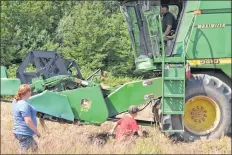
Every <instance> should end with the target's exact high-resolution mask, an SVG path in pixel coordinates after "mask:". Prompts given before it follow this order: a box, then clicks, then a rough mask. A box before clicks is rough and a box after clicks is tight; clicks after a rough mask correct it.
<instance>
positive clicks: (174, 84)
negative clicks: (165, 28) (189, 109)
mask: <svg viewBox="0 0 232 155" xmlns="http://www.w3.org/2000/svg"><path fill="white" fill-rule="evenodd" d="M194 22H195V17H193V19H192V21H191V24H190V25H189V29H188V32H187V34H186V36H185V38H184V40H183V42H182V49H183V52H182V54H181V55H179V56H176V57H167V56H166V54H165V50H164V41H163V40H162V41H161V43H162V59H163V60H162V106H161V113H162V114H161V130H162V131H163V132H167V133H169V134H172V133H177V132H184V123H183V116H184V105H185V88H186V86H185V84H186V82H185V80H186V59H185V55H186V45H187V44H188V41H189V36H190V35H191V33H192V30H193V25H194ZM160 27H161V23H160ZM160 33H161V34H162V35H163V33H162V31H160ZM186 38H187V39H186ZM188 78H189V76H188ZM173 117H175V118H178V117H179V118H180V122H179V123H181V125H180V124H179V123H178V125H177V124H176V125H175V126H173ZM175 123H176V122H175Z"/></svg>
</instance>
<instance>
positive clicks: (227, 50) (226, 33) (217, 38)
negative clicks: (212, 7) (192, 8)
mask: <svg viewBox="0 0 232 155" xmlns="http://www.w3.org/2000/svg"><path fill="white" fill-rule="evenodd" d="M203 24H225V27H219V28H198V27H197V25H203ZM190 40H191V41H190V42H189V46H188V49H187V55H188V59H199V58H225V57H231V13H220V14H202V15H198V16H196V21H195V27H194V30H193V33H192V35H191V38H190Z"/></svg>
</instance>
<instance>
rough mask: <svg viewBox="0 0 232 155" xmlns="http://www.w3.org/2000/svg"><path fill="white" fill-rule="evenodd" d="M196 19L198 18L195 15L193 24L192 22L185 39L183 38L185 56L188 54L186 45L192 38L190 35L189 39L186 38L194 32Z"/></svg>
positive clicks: (183, 54)
mask: <svg viewBox="0 0 232 155" xmlns="http://www.w3.org/2000/svg"><path fill="white" fill-rule="evenodd" d="M195 19H196V16H194V17H193V19H192V21H191V24H190V26H189V29H188V32H187V33H186V35H185V37H184V40H183V53H182V56H183V57H185V55H186V52H187V51H185V49H186V48H185V46H186V44H187V42H189V40H190V37H189V38H188V40H187V41H186V38H187V37H188V36H191V34H192V32H193V28H194V26H193V25H194V23H195Z"/></svg>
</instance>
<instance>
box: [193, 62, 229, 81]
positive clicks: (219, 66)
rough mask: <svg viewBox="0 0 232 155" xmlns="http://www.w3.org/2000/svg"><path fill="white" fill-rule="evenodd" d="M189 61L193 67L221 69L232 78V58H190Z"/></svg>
mask: <svg viewBox="0 0 232 155" xmlns="http://www.w3.org/2000/svg"><path fill="white" fill-rule="evenodd" d="M189 62H190V66H191V67H192V68H199V69H200V68H204V69H207V68H209V69H212V68H213V69H221V70H222V71H223V72H224V73H225V74H226V75H227V76H228V77H230V78H232V75H231V58H225V59H223V58H222V59H214V60H213V59H201V60H189Z"/></svg>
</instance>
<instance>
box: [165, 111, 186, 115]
mask: <svg viewBox="0 0 232 155" xmlns="http://www.w3.org/2000/svg"><path fill="white" fill-rule="evenodd" d="M163 114H164V115H183V114H184V111H164V112H163Z"/></svg>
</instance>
